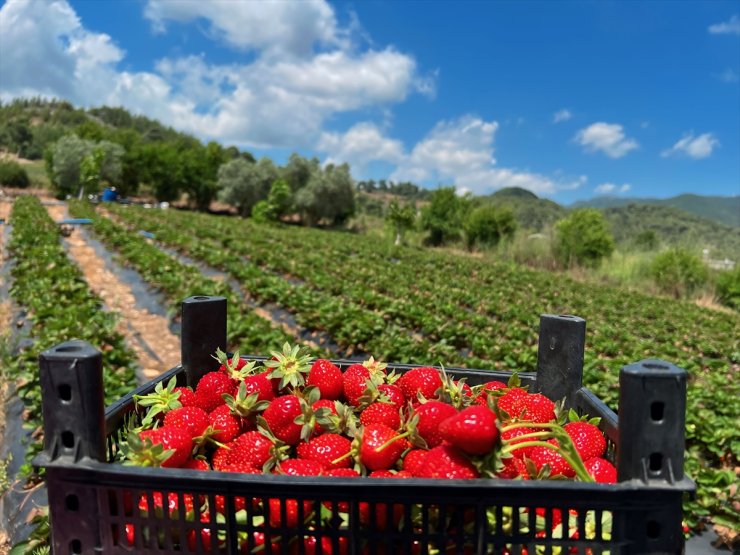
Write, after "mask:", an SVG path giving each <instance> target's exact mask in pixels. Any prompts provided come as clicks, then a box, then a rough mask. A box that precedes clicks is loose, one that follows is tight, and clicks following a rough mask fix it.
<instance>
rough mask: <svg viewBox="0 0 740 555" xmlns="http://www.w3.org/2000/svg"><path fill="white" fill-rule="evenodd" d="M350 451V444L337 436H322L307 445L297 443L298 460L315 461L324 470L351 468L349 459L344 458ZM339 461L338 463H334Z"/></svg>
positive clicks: (344, 438) (345, 439)
mask: <svg viewBox="0 0 740 555" xmlns="http://www.w3.org/2000/svg"><path fill="white" fill-rule="evenodd" d="M351 450H352V442H351V441H350V440H348V439H347V438H346V437H344V436H341V435H339V434H323V435H320V436H317V437H315V438H313V439H311V440H310V441H308V442H307V443H299V444H298V448H297V449H296V452H297V454H298V458H300V459H307V460H312V461H317V462H319V463H321V464H322V465H323V466H324V468H327V469H332V468H348V467H350V466H352V459H351V457H346V458H342V457H344V455H346V454H347V453H349V452H350V451H351ZM337 459H341V460H339V461H338V462H336V463H335V462H334V461H335V460H337Z"/></svg>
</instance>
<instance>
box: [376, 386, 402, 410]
mask: <svg viewBox="0 0 740 555" xmlns="http://www.w3.org/2000/svg"><path fill="white" fill-rule="evenodd" d="M378 391H379V392H380V394H381V395H382V396H384V397H386V398H387V400H388V402H389V403H393V404H394V405H396V407H397V408H399V409H400V408H402V407H403V406H404V405H405V404H406V396H405V395H404V394H403V391H401V388H400V387H398V386H397V385H396V384H391V383H383V384H380V385H379V386H378Z"/></svg>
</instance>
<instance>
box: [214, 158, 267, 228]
mask: <svg viewBox="0 0 740 555" xmlns="http://www.w3.org/2000/svg"><path fill="white" fill-rule="evenodd" d="M277 177H278V169H277V168H276V167H275V164H273V162H272V160H270V159H269V158H261V159H260V160H259V161H258V162H257V163H256V164H253V163H251V162H248V161H247V160H244V159H242V158H237V159H235V160H231V161H229V162H227V163H225V164H223V165H222V166H221V167H220V168H219V170H218V188H219V189H220V192H219V198H220V199H221V200H222V201H223V202H226V203H227V204H231V205H232V206H235V207H236V208H237V210H238V211H239V214H241V215H242V216H249V215H251V213H252V208H254V205H255V204H257V203H258V202H259V201H261V200H266V199H267V195H268V193H269V191H270V187H271V185H272V183H273V182H274V181H275V180H276V179H277Z"/></svg>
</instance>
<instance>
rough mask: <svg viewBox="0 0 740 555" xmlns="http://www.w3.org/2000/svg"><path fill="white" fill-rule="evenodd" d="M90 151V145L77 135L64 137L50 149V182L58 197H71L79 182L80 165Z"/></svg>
mask: <svg viewBox="0 0 740 555" xmlns="http://www.w3.org/2000/svg"><path fill="white" fill-rule="evenodd" d="M91 150H92V143H91V142H90V141H85V140H83V139H80V138H79V137H78V136H77V135H65V136H64V137H62V138H61V139H59V140H58V141H57V142H56V144H55V145H54V148H53V149H52V176H53V179H52V182H53V183H54V185H55V186H56V189H57V191H58V193H59V195H60V196H62V197H64V196H66V195H72V194H74V193H75V192H76V190H77V186H78V184H79V182H80V164H82V160H84V158H85V156H87V155H88V154H89V153H90V151H91Z"/></svg>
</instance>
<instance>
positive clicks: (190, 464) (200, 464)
mask: <svg viewBox="0 0 740 555" xmlns="http://www.w3.org/2000/svg"><path fill="white" fill-rule="evenodd" d="M182 468H189V469H191V470H210V469H211V466H210V465H209V464H208V461H206V460H204V459H190V460H189V461H187V462H186V463H185V464H184V465H182Z"/></svg>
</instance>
